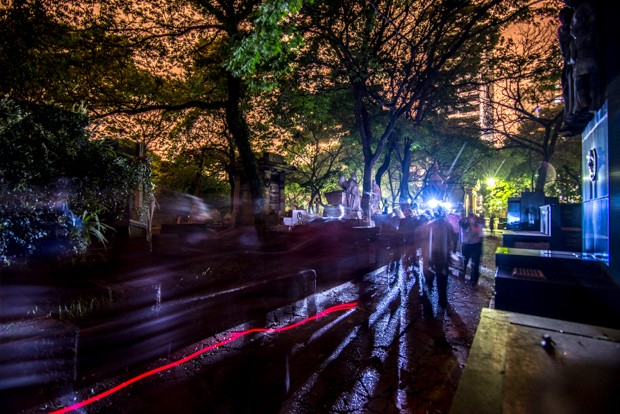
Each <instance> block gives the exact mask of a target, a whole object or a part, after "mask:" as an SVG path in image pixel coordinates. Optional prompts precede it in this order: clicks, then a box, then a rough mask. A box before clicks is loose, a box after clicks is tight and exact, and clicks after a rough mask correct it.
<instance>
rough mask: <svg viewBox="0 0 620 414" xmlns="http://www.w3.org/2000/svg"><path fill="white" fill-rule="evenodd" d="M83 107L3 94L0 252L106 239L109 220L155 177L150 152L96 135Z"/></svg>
mask: <svg viewBox="0 0 620 414" xmlns="http://www.w3.org/2000/svg"><path fill="white" fill-rule="evenodd" d="M87 123H88V118H87V117H85V116H84V115H83V114H80V113H75V112H68V111H63V110H59V109H57V108H54V107H52V106H42V105H33V104H18V103H16V102H14V101H12V100H10V99H7V98H4V99H2V100H0V152H2V153H3V154H10V156H8V157H6V158H5V159H4V161H3V163H2V165H1V166H0V199H1V203H0V204H1V206H2V207H1V209H0V213H1V218H0V223H1V224H0V255H1V260H2V262H3V263H4V264H5V265H8V264H11V262H13V261H15V260H17V259H20V260H21V259H24V260H28V259H30V258H33V257H37V258H45V257H64V256H73V255H77V254H80V253H83V252H84V251H85V250H86V248H87V247H88V245H89V244H90V243H91V241H93V238H94V239H96V240H99V241H102V242H105V235H104V231H105V230H106V229H107V228H108V225H106V224H104V223H103V222H101V221H100V217H103V218H107V219H108V223H112V220H113V219H114V218H116V217H119V215H121V214H124V212H125V207H126V204H127V200H128V199H129V196H130V195H131V194H132V193H133V191H134V190H135V189H137V188H139V186H140V185H148V184H149V168H148V164H146V162H145V160H134V159H133V158H129V157H124V156H123V155H121V154H118V153H116V152H115V151H114V150H113V149H112V148H111V147H110V146H109V145H108V144H107V143H106V142H105V141H92V140H90V139H89V135H88V133H87V132H86V129H85V128H86V126H87Z"/></svg>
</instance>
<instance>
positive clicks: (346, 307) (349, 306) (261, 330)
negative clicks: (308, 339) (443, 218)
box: [50, 302, 357, 414]
mask: <svg viewBox="0 0 620 414" xmlns="http://www.w3.org/2000/svg"><path fill="white" fill-rule="evenodd" d="M356 306H357V302H349V303H343V304H340V305H335V306H332V307H330V308H327V309H325V310H323V311H321V312H319V313H317V314H316V315H314V316H310V317H308V318H306V319H302V320H301V321H298V322H295V323H292V324H290V325H286V326H282V327H279V328H251V329H246V330H245V331H241V332H233V333H232V334H230V336H229V337H228V338H226V339H224V340H222V341H220V342H218V343H216V344H213V345H209V346H207V347H205V348H203V349H200V350H198V351H196V352H194V353H192V354H190V355H188V356H186V357H183V358H181V359H178V360H176V361H173V362H171V363H169V364H166V365H163V366H161V367H159V368H154V369H152V370H150V371H146V372H144V373H142V374H140V375H137V376H135V377H133V378H130V379H128V380H127V381H124V382H122V383H120V384H119V385H117V386H115V387H112V388H110V389H108V390H106V391H103V392H101V393H99V394H96V395H93V396H92V397H90V398H88V399H86V400H83V401H80V402H77V403H75V404H72V405H69V406H67V407H64V408H61V409H59V410H55V411H51V412H50V414H60V413H68V412H71V411H74V410H77V409H78V408H82V407H85V406H87V405H89V404H92V403H94V402H95V401H99V400H101V399H102V398H105V397H107V396H109V395H112V394H114V393H115V392H117V391H119V390H121V389H123V388H125V387H127V386H129V385H131V384H133V383H135V382H138V381H140V380H141V379H144V378H147V377H150V376H151V375H155V374H157V373H159V372H162V371H166V370H168V369H170V368H174V367H176V366H179V365H181V364H184V363H185V362H187V361H190V360H192V359H194V358H196V357H197V356H199V355H202V354H204V353H205V352H208V351H211V350H212V349H215V348H219V347H221V346H223V345H226V344H229V343H231V342H234V341H236V340H237V339H239V338H241V337H243V336H245V335H248V334H251V333H278V332H283V331H288V330H290V329H293V328H296V327H298V326H300V325H303V324H305V323H308V322H311V321H314V320H316V319H319V318H321V317H323V316H326V315H329V314H330V313H334V312H340V311H348V310H352V309H354V308H355V307H356Z"/></svg>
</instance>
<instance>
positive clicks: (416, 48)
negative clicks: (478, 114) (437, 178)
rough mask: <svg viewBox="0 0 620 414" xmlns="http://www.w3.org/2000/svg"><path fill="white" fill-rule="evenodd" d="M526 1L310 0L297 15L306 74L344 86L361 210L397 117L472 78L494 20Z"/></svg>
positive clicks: (418, 114)
mask: <svg viewBox="0 0 620 414" xmlns="http://www.w3.org/2000/svg"><path fill="white" fill-rule="evenodd" d="M524 6H525V3H524V2H519V1H516V2H512V1H511V2H506V1H494V0H490V1H482V2H476V3H475V4H471V3H469V2H464V3H462V2H435V1H405V2H401V1H398V2H397V1H391V0H388V1H379V2H364V3H361V2H357V1H347V0H344V1H335V2H334V1H329V2H316V3H315V5H314V6H311V7H308V9H307V11H306V13H305V14H303V15H302V16H301V17H300V18H299V19H298V25H299V27H300V28H301V29H302V30H304V33H307V36H306V38H305V39H306V41H307V43H308V46H307V47H306V48H305V49H304V50H305V51H307V52H308V54H309V56H311V57H312V59H308V60H306V61H302V62H303V65H300V69H303V73H304V77H305V78H307V79H311V80H313V81H314V80H316V81H317V82H322V85H325V86H327V87H340V88H347V89H348V90H349V92H350V96H351V100H352V101H353V103H354V104H353V113H354V117H355V129H356V133H357V135H358V137H359V140H360V143H361V146H362V151H363V156H364V175H363V192H364V195H363V200H362V208H363V209H364V211H368V210H369V202H370V197H369V194H370V190H371V183H372V179H373V178H374V176H373V169H374V166H375V163H376V162H377V161H378V159H379V158H380V156H381V155H382V154H383V150H384V148H385V147H386V144H387V142H388V140H389V139H390V137H391V136H392V134H393V133H394V129H395V127H396V125H397V121H398V120H399V119H400V118H403V117H409V118H410V119H411V120H412V121H413V122H414V123H417V124H419V123H421V122H422V121H423V120H424V118H425V117H426V116H427V115H428V114H429V113H430V112H432V111H433V110H436V109H438V108H437V107H436V104H437V103H438V102H446V101H447V97H448V96H456V95H455V94H457V92H463V91H464V90H466V88H467V85H468V84H470V85H472V82H471V81H472V79H473V78H474V77H475V75H476V73H477V72H478V70H479V63H480V59H479V58H478V57H479V56H481V54H482V52H483V51H484V50H487V49H488V48H490V47H491V46H492V42H493V40H494V36H495V34H496V30H497V29H498V27H500V26H501V25H502V24H503V23H505V22H507V21H509V20H511V19H514V18H515V17H516V16H518V15H519V14H520V13H521V12H523V10H524V9H523V7H524ZM326 75H327V76H326ZM459 89H460V90H459ZM380 113H381V114H383V116H377V114H380ZM401 196H402V194H401Z"/></svg>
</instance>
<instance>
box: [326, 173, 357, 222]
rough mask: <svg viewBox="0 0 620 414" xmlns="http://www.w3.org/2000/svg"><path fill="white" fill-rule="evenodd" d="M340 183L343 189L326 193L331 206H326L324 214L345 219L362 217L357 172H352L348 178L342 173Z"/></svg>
mask: <svg viewBox="0 0 620 414" xmlns="http://www.w3.org/2000/svg"><path fill="white" fill-rule="evenodd" d="M338 184H339V185H340V187H341V188H342V191H332V192H329V193H326V194H325V198H326V199H327V203H328V204H329V206H328V207H326V208H325V210H324V212H323V216H324V217H330V218H341V219H345V220H359V219H361V218H362V209H361V207H360V202H361V198H360V191H359V184H358V182H357V177H356V175H355V173H353V174H351V177H350V178H349V179H348V180H347V179H346V178H345V176H344V175H342V176H341V177H340V179H339V180H338Z"/></svg>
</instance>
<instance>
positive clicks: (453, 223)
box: [395, 204, 485, 308]
mask: <svg viewBox="0 0 620 414" xmlns="http://www.w3.org/2000/svg"><path fill="white" fill-rule="evenodd" d="M395 217H398V227H397V228H398V233H399V235H400V237H399V240H400V241H401V243H402V246H401V251H400V252H399V258H398V260H402V263H403V266H405V267H406V268H411V269H415V267H419V269H420V270H421V273H422V275H423V276H424V279H425V281H426V284H427V286H428V287H429V288H430V287H431V286H432V284H433V281H436V286H437V296H438V304H439V306H440V307H443V308H445V307H446V306H447V304H448V275H449V268H450V264H451V263H452V253H456V252H457V251H458V250H459V246H460V250H461V253H462V257H463V268H462V272H463V273H462V274H463V276H465V275H466V274H467V268H468V265H469V263H470V261H471V270H470V278H469V283H470V284H471V285H472V286H474V287H475V286H476V285H477V284H478V280H479V278H480V259H481V257H482V241H483V228H484V227H485V221H484V218H483V217H479V216H477V215H476V214H474V212H472V211H470V212H469V214H467V215H465V212H464V211H460V212H451V213H448V212H447V211H446V210H445V209H444V208H443V207H441V206H439V207H437V208H435V209H433V210H424V211H420V210H418V208H417V205H416V204H413V205H412V206H406V207H405V208H403V210H402V213H401V212H400V211H398V210H396V211H395Z"/></svg>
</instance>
